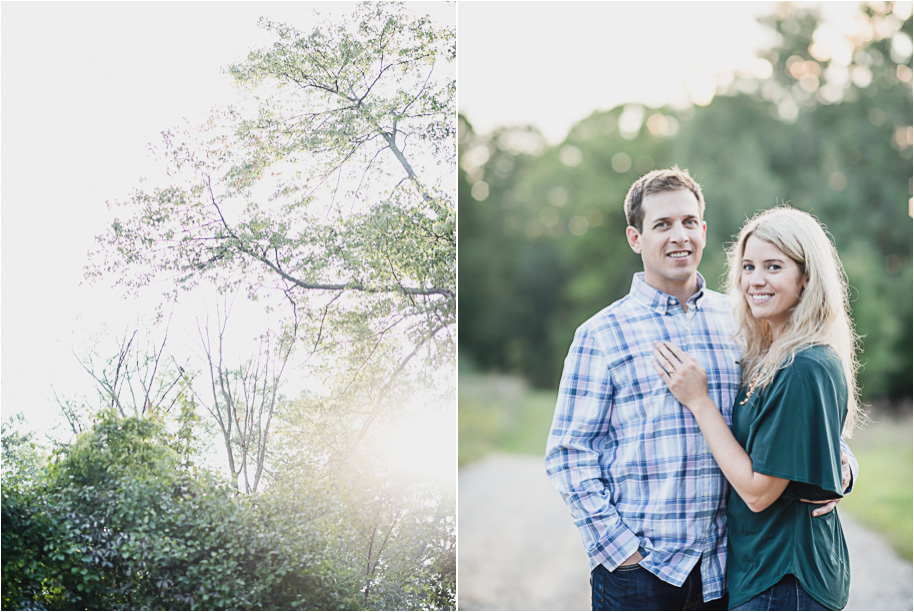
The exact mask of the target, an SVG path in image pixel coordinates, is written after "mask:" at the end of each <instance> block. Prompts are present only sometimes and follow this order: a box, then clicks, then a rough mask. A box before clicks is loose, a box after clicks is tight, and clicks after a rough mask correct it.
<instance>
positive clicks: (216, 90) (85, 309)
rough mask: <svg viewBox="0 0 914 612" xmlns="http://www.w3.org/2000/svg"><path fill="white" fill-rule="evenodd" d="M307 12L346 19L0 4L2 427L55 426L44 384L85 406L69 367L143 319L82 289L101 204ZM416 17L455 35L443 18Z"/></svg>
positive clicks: (290, 9)
mask: <svg viewBox="0 0 914 612" xmlns="http://www.w3.org/2000/svg"><path fill="white" fill-rule="evenodd" d="M314 8H318V9H319V10H320V11H321V14H322V15H326V16H331V15H341V14H345V13H348V12H350V11H351V9H352V8H353V5H352V3H340V2H332V3H307V2H277V3H270V2H225V3H222V2H198V3H185V2H150V3H133V2H124V3H120V2H104V3H79V2H65V3H46V2H5V3H3V4H2V9H0V10H2V16H0V19H2V21H0V24H2V31H0V44H2V55H0V57H2V66H0V74H2V99H0V103H2V106H0V108H2V190H0V196H2V218H0V221H2V225H0V227H2V260H0V261H2V268H0V269H2V279H3V282H2V300H0V308H2V375H0V405H2V415H3V418H4V419H5V418H7V417H9V416H10V415H11V414H14V413H17V412H23V413H25V415H26V416H27V418H29V419H30V420H31V421H32V422H33V424H35V423H38V424H42V423H46V422H47V421H48V420H49V419H50V418H51V416H52V415H53V414H55V413H56V410H55V404H54V401H53V394H52V391H51V384H53V385H54V388H55V389H56V390H57V391H58V393H60V394H61V395H63V396H65V397H66V396H69V395H72V394H78V393H83V394H91V393H92V385H91V380H90V379H89V378H88V376H87V375H86V374H85V373H84V372H82V371H81V370H80V368H79V365H78V364H77V362H76V360H75V358H74V356H73V354H72V351H76V352H77V353H80V354H82V353H83V352H84V351H85V348H86V340H87V338H90V337H92V336H97V335H99V334H100V333H101V334H102V336H101V340H102V341H103V343H104V344H103V346H104V349H103V351H102V352H103V353H104V354H108V353H110V350H111V347H112V343H114V342H116V338H115V336H116V335H117V334H122V333H123V332H124V329H125V327H129V326H131V325H132V326H136V325H137V319H138V317H146V316H149V315H151V312H149V310H150V309H149V308H145V309H144V308H140V307H138V306H137V305H136V304H134V303H132V302H130V301H125V300H122V299H120V294H119V293H116V292H113V291H111V290H110V289H109V287H110V284H109V283H108V282H106V281H104V280H103V281H101V282H99V283H98V284H97V285H95V286H93V287H86V286H82V287H81V286H80V281H81V280H82V275H83V267H84V265H85V263H86V253H87V252H88V251H89V250H90V249H91V248H92V247H93V246H94V236H95V235H97V234H100V233H102V232H103V230H104V227H105V224H106V220H107V219H108V212H107V210H106V206H105V202H106V201H108V200H115V199H123V198H124V197H125V196H126V195H127V194H128V193H129V191H130V189H131V188H133V187H135V186H136V185H137V181H138V179H139V177H141V176H144V175H146V176H148V175H150V174H153V173H154V169H155V165H154V164H153V162H152V160H151V158H150V156H149V155H148V153H147V144H148V143H158V141H159V134H160V132H161V131H162V130H165V129H168V128H172V127H175V126H177V125H178V124H179V123H181V121H182V118H184V117H186V118H188V119H189V120H190V121H191V122H192V123H196V122H199V121H200V120H201V119H203V118H204V117H206V115H207V113H208V111H209V110H210V109H211V108H212V107H213V106H216V105H219V104H226V103H228V102H231V101H232V99H233V86H232V84H231V82H230V79H229V78H228V77H227V76H226V75H224V74H223V73H222V71H221V69H222V68H223V67H224V66H226V65H228V64H229V63H231V62H233V61H237V60H241V59H243V58H244V57H245V56H246V54H247V52H248V51H249V50H250V49H251V48H254V47H259V46H262V45H264V44H267V43H269V41H270V39H269V36H268V35H267V34H265V33H264V31H263V30H262V29H260V28H259V27H258V26H257V20H258V18H259V17H261V16H269V17H270V18H272V19H274V20H278V21H284V22H287V23H291V24H293V25H295V26H297V27H299V28H300V29H306V28H308V27H309V26H310V25H313V24H315V23H316V20H315V19H314V17H313V13H312V9H314ZM413 8H414V10H416V11H417V12H419V11H422V12H428V13H430V14H432V16H433V17H434V18H435V19H436V21H437V22H439V23H441V24H442V25H452V26H453V25H454V23H455V17H454V13H455V9H454V5H453V4H452V3H447V4H446V3H444V2H440V1H439V2H434V3H430V2H429V3H416V4H415V5H413ZM142 310H145V311H146V312H142ZM140 323H142V320H141V321H140ZM105 324H107V326H108V330H109V331H108V332H105V331H104V329H103V325H105ZM172 331H174V330H172ZM105 333H107V335H104V334H105Z"/></svg>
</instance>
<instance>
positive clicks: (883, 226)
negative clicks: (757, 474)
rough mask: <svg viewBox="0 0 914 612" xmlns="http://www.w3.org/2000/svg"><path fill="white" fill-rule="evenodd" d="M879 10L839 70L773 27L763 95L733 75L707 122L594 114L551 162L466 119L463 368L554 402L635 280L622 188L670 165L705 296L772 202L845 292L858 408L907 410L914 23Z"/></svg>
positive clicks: (789, 24) (808, 16)
mask: <svg viewBox="0 0 914 612" xmlns="http://www.w3.org/2000/svg"><path fill="white" fill-rule="evenodd" d="M891 8H892V7H891V5H888V4H886V5H881V8H880V7H879V6H875V5H873V6H869V5H868V6H866V7H865V8H862V9H861V10H864V11H865V14H866V16H867V18H868V20H869V22H870V23H871V25H872V36H871V37H870V38H867V39H865V40H859V41H855V44H856V46H855V48H854V49H853V51H852V52H851V53H850V62H849V64H847V65H843V64H841V63H840V62H839V61H838V58H836V57H832V56H830V55H828V53H829V49H827V48H824V47H821V45H819V46H817V44H816V42H815V41H816V40H817V36H816V35H815V32H816V30H817V23H818V22H817V17H816V15H815V13H814V12H812V11H811V9H804V8H796V7H795V8H793V9H790V10H787V11H785V12H783V13H781V14H777V15H774V16H772V17H771V18H770V19H769V20H768V22H767V23H768V25H770V26H771V27H772V28H774V29H775V30H776V31H777V32H778V33H780V34H781V40H782V42H781V44H779V45H778V46H776V47H774V48H772V49H770V50H768V51H767V52H765V53H764V54H763V59H764V60H765V61H766V62H767V64H768V66H769V67H770V69H771V75H770V77H768V78H759V77H758V76H757V75H752V76H746V75H737V76H736V77H735V78H734V79H733V81H732V82H731V83H730V85H729V87H728V89H727V91H725V92H724V93H723V95H718V96H717V97H715V98H714V99H713V101H712V102H711V103H710V104H707V105H706V106H694V107H691V108H689V109H686V110H676V109H672V108H668V107H664V108H648V107H644V106H640V105H634V104H630V105H625V106H622V107H616V108H613V109H611V110H609V111H605V112H595V113H593V114H592V115H591V116H589V117H586V118H585V119H583V120H581V121H580V122H578V123H577V124H576V125H575V126H574V127H573V128H572V130H571V132H570V133H569V134H568V136H567V138H566V139H565V140H564V142H562V143H560V144H558V145H556V146H549V145H548V144H547V143H546V141H545V140H544V139H543V137H542V136H541V135H540V133H539V132H538V131H537V130H536V128H535V127H504V128H500V129H498V130H496V131H495V132H494V133H492V134H490V135H480V134H476V133H475V132H474V130H473V126H472V123H471V118H468V117H461V118H460V123H459V132H460V134H459V138H460V141H459V144H460V170H459V179H458V180H459V189H458V193H459V215H460V216H459V219H460V231H459V237H458V240H459V249H460V281H459V282H460V285H459V295H460V306H459V316H460V330H459V343H460V350H461V357H462V358H464V359H465V360H469V361H470V362H472V363H473V364H474V365H475V367H477V368H479V369H482V370H498V371H501V372H507V373H512V374H518V375H520V376H522V377H523V378H524V379H526V380H527V381H528V382H529V383H530V384H532V385H533V386H535V387H539V388H552V387H554V386H555V385H556V384H557V383H558V379H559V376H560V374H561V367H562V359H563V358H564V354H565V352H566V351H567V348H568V344H569V342H570V339H571V337H572V335H573V332H574V329H575V328H576V327H577V326H578V325H579V324H580V323H581V322H583V321H584V320H585V319H586V318H587V317H589V316H590V315H592V314H593V313H595V312H596V311H597V310H599V309H600V308H602V307H603V306H605V305H607V304H609V303H610V302H612V301H614V300H616V299H618V298H620V297H622V296H623V295H624V294H625V293H626V292H627V291H628V288H629V285H630V283H631V277H632V274H633V273H635V272H636V271H638V270H639V269H640V267H641V262H640V260H639V258H638V257H637V256H636V255H635V254H634V253H632V252H631V250H630V249H629V247H628V245H627V243H626V241H625V239H624V230H625V225H626V223H625V217H624V214H623V211H622V201H623V199H624V197H625V194H626V192H627V190H628V188H629V186H630V185H631V183H632V182H633V181H634V180H635V179H636V178H637V177H638V176H640V175H642V174H643V173H645V172H647V171H649V170H652V169H654V168H666V167H670V166H672V165H674V164H678V165H679V166H680V167H683V168H688V169H689V171H690V172H691V173H692V175H693V176H695V177H696V178H697V180H698V181H699V182H700V183H701V184H702V187H703V190H704V193H705V198H706V200H707V203H708V206H707V211H706V220H707V223H708V246H707V247H706V249H705V254H704V260H703V263H702V266H701V271H702V273H703V274H704V276H705V278H706V279H708V281H709V284H710V285H711V286H712V287H714V288H717V287H719V285H720V282H719V281H720V277H721V275H722V273H723V271H724V255H723V252H724V244H725V243H727V242H728V241H729V240H731V238H732V236H733V235H735V234H736V233H737V232H738V230H739V228H740V226H741V225H742V224H743V222H744V221H745V219H746V218H747V217H749V216H752V215H753V214H754V213H755V212H756V211H758V210H762V209H766V208H769V207H771V206H773V205H775V204H778V203H781V202H788V203H789V204H791V205H792V206H795V207H797V208H800V209H803V210H807V211H809V212H811V213H813V214H814V215H816V216H817V217H818V218H819V219H820V220H821V221H822V222H823V223H825V224H826V225H827V226H828V229H829V230H830V232H831V233H832V234H833V236H834V240H835V243H836V245H837V247H838V250H839V252H840V254H841V256H842V259H843V261H844V264H845V266H846V268H847V273H848V276H849V280H850V284H851V285H852V287H853V289H852V293H853V295H852V299H853V309H854V317H855V320H856V324H857V329H858V331H859V333H860V334H861V335H862V336H863V346H864V351H863V359H864V361H865V367H864V369H863V371H862V372H861V377H860V382H861V385H862V387H863V392H864V396H865V397H866V398H867V400H870V401H872V400H875V399H878V398H890V399H892V400H898V399H901V398H904V397H907V396H909V395H910V393H911V372H912V361H911V340H912V330H911V318H912V311H911V305H912V300H911V296H912V285H911V247H912V243H911V238H912V234H911V142H912V130H911V113H912V107H911V79H912V77H911V68H910V60H911V45H910V36H911V18H910V17H907V18H906V19H905V20H904V21H901V20H900V19H898V18H897V17H895V15H894V14H892V12H891ZM904 41H907V42H906V43H905V42H904ZM820 47H821V48H820Z"/></svg>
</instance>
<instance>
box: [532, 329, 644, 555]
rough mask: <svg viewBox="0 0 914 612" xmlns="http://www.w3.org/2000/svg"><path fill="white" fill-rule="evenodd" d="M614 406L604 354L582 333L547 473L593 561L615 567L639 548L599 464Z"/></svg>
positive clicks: (569, 361) (563, 388) (570, 361)
mask: <svg viewBox="0 0 914 612" xmlns="http://www.w3.org/2000/svg"><path fill="white" fill-rule="evenodd" d="M612 403H613V385H612V381H611V379H610V376H609V372H608V370H607V362H606V358H605V356H604V352H603V351H602V350H601V349H600V347H599V345H598V343H597V341H596V339H595V338H594V337H593V335H592V334H591V333H588V332H587V331H586V330H583V329H579V330H578V332H577V333H576V334H575V339H574V342H573V343H572V345H571V348H570V349H569V351H568V356H567V357H566V358H565V368H564V370H563V372H562V381H561V383H560V385H559V394H558V400H557V402H556V408H555V416H554V418H553V422H552V428H551V430H550V432H549V439H548V441H547V443H546V473H547V474H548V476H549V480H550V481H551V482H552V485H553V486H554V487H555V488H556V489H557V490H558V491H559V493H560V494H561V495H562V498H563V499H564V500H565V503H567V504H568V506H569V508H570V510H571V515H572V517H573V518H574V522H575V525H576V526H577V527H578V530H579V531H580V533H581V539H582V540H583V541H584V544H585V546H587V548H588V553H589V555H590V558H591V560H592V561H594V562H597V563H603V564H604V565H606V566H607V567H608V568H610V569H614V568H615V567H617V566H619V565H621V564H622V562H623V561H625V560H626V559H627V558H628V557H630V556H631V555H633V554H634V553H635V552H637V550H638V546H639V539H638V537H637V536H636V535H635V534H634V533H632V532H631V531H630V530H629V529H628V528H627V527H626V526H625V524H624V523H623V522H622V520H621V518H620V517H619V514H618V512H617V511H616V508H615V506H614V505H613V504H612V502H611V497H610V492H609V491H608V490H607V489H606V484H605V482H604V480H603V474H602V469H601V466H600V454H601V452H602V450H603V448H604V446H605V444H606V442H607V431H608V427H609V417H610V413H611V410H612Z"/></svg>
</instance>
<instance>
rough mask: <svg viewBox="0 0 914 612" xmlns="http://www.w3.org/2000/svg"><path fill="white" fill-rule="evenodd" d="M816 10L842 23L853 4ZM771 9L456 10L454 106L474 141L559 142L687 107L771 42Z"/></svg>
mask: <svg viewBox="0 0 914 612" xmlns="http://www.w3.org/2000/svg"><path fill="white" fill-rule="evenodd" d="M804 4H819V5H821V8H822V9H823V10H822V12H823V14H824V15H825V16H826V17H827V18H829V19H832V18H834V19H837V20H846V19H847V18H848V16H850V15H852V14H853V13H854V12H855V11H856V5H857V3H856V2H825V3H804ZM774 8H775V3H774V2H488V1H487V2H461V3H459V5H458V21H457V25H458V40H459V46H458V108H459V110H460V112H462V113H463V114H465V115H466V116H467V118H468V119H469V120H470V122H471V123H472V124H473V127H474V129H475V130H476V132H477V133H488V132H490V131H491V130H492V129H493V128H495V127H496V126H504V125H525V124H532V125H535V126H537V127H538V128H539V129H540V131H542V132H543V134H544V135H545V136H546V138H547V139H548V140H549V141H550V142H552V143H557V142H561V140H563V139H564V137H565V136H566V135H567V133H568V130H569V129H570V128H571V126H572V125H573V124H574V123H576V122H577V121H580V120H581V119H584V118H585V117H587V116H588V115H590V114H591V113H592V112H593V111H595V110H608V109H610V108H613V107H614V106H617V105H619V104H623V103H627V102H640V103H643V104H647V105H650V106H661V105H664V104H671V105H674V106H684V105H686V104H688V103H689V92H690V89H691V90H692V91H701V90H703V89H705V88H706V86H707V85H706V84H707V83H708V82H709V80H712V79H714V78H716V77H718V76H719V75H723V74H725V73H728V72H730V71H732V70H733V69H742V70H746V71H752V70H753V69H754V67H755V66H756V53H755V52H756V50H758V49H762V48H765V47H766V46H768V45H769V44H770V43H771V42H772V40H773V39H772V34H771V32H770V30H768V29H766V28H764V27H763V26H761V25H759V24H758V23H757V22H756V19H755V17H756V16H759V15H764V14H770V13H772V12H773V11H774Z"/></svg>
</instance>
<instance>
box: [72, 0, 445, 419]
mask: <svg viewBox="0 0 914 612" xmlns="http://www.w3.org/2000/svg"><path fill="white" fill-rule="evenodd" d="M262 26H263V27H264V28H265V29H266V30H267V31H269V32H271V33H272V34H274V35H275V37H276V39H275V42H274V44H273V45H271V46H269V47H267V48H264V49H261V50H257V51H254V52H252V53H250V55H249V56H248V58H247V60H246V61H244V62H240V63H238V64H236V65H233V66H231V67H230V69H229V72H230V73H231V75H232V76H233V77H234V78H235V79H236V81H237V83H238V84H239V86H240V87H241V88H242V89H243V90H245V91H247V92H248V96H247V97H246V98H245V99H244V100H243V101H241V102H239V103H238V104H237V105H235V106H231V107H227V108H223V109H220V110H217V111H215V112H214V113H213V114H212V116H211V117H210V119H209V120H208V121H207V122H206V123H205V124H204V125H202V126H198V127H196V128H189V127H184V128H182V129H176V130H169V131H166V132H164V133H163V142H162V147H161V148H160V149H159V151H160V156H161V160H162V162H163V163H164V165H165V167H166V169H167V171H168V173H169V176H170V177H171V180H170V182H169V183H168V184H165V185H159V186H155V187H152V188H148V189H147V188H146V187H145V186H143V185H141V186H140V187H139V188H137V189H136V190H135V191H134V192H133V193H132V194H131V195H130V197H129V198H127V199H126V200H123V201H120V202H117V209H118V210H119V211H124V212H125V213H126V216H125V217H123V218H121V217H120V216H119V217H118V218H117V219H114V220H113V221H112V223H111V225H110V227H109V228H108V229H107V231H106V232H105V233H104V234H103V235H102V236H99V248H98V250H97V251H96V252H95V253H94V254H93V258H92V260H91V263H90V265H89V267H88V268H87V275H88V276H89V277H92V278H97V277H100V276H105V277H110V278H114V279H116V281H115V282H116V283H118V284H120V285H123V286H125V287H126V288H127V289H128V290H134V291H135V290H138V289H139V288H141V287H144V286H147V285H149V284H152V283H154V282H155V283H159V282H161V283H163V284H164V286H165V287H166V294H167V295H168V296H170V297H171V298H173V299H174V298H176V297H177V296H178V295H179V294H180V293H182V292H185V291H188V290H192V289H193V288H195V287H197V286H199V285H201V284H205V285H209V286H215V287H217V288H218V289H219V290H221V291H226V292H232V291H236V290H244V291H246V292H247V293H248V294H249V295H250V296H251V297H252V298H254V299H260V300H263V301H265V302H266V303H267V305H268V307H271V308H281V309H282V310H278V311H277V312H280V313H285V315H284V316H285V317H286V318H287V319H288V320H292V319H293V318H294V319H297V320H299V321H302V322H303V323H302V328H301V330H300V331H301V337H302V338H303V342H302V345H303V346H305V348H306V350H309V351H311V352H313V353H319V354H322V355H323V357H322V358H321V359H319V360H317V361H320V364H321V368H322V370H323V371H325V372H326V371H332V370H337V372H336V374H339V372H338V370H339V369H340V368H348V370H349V373H350V374H352V376H353V377H355V378H359V379H360V380H363V379H364V378H365V377H367V376H369V375H372V376H374V377H375V379H374V380H375V381H376V382H375V383H374V384H372V385H370V386H371V388H372V390H373V391H372V393H371V394H370V396H369V397H367V399H365V400H364V401H365V402H367V403H368V404H370V406H371V410H372V411H382V410H384V409H385V406H386V405H387V403H388V399H387V398H388V396H389V393H388V390H389V389H390V387H391V386H392V385H393V382H394V380H395V379H397V378H398V377H399V376H401V375H402V374H403V373H404V372H405V371H406V370H407V369H408V368H407V366H408V365H410V362H411V361H412V360H413V359H414V358H415V357H416V356H421V357H422V358H424V359H426V360H427V361H428V362H429V363H432V364H441V363H450V362H451V361H452V359H453V346H454V342H453V338H452V335H453V328H454V324H455V320H456V312H455V303H456V287H455V283H456V278H455V276H456V238H455V230H456V222H455V207H454V194H453V179H452V177H453V174H452V167H453V162H454V159H455V154H456V153H455V148H456V143H455V127H454V96H455V84H454V79H453V73H452V70H451V68H450V67H449V64H450V63H452V62H453V60H454V58H455V34H454V31H453V29H452V28H447V27H444V28H442V27H437V26H435V25H434V24H433V23H432V22H431V21H430V19H429V18H428V17H422V16H416V15H415V14H414V13H413V12H411V10H409V9H408V8H407V7H405V6H403V5H402V4H386V3H364V4H362V5H360V6H359V7H358V9H357V10H356V11H355V12H354V13H353V14H352V15H351V16H349V17H348V18H347V19H344V20H338V21H337V22H325V23H322V24H321V25H319V26H317V27H315V28H313V29H312V30H310V31H301V30H298V29H296V28H294V27H292V26H289V25H285V24H280V23H275V22H271V21H269V20H262ZM382 358H384V359H382ZM336 374H335V375H336ZM357 388H358V387H357V386H352V385H348V386H343V387H342V389H346V390H348V391H354V390H356V389H357ZM367 422H370V418H369V419H367Z"/></svg>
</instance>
